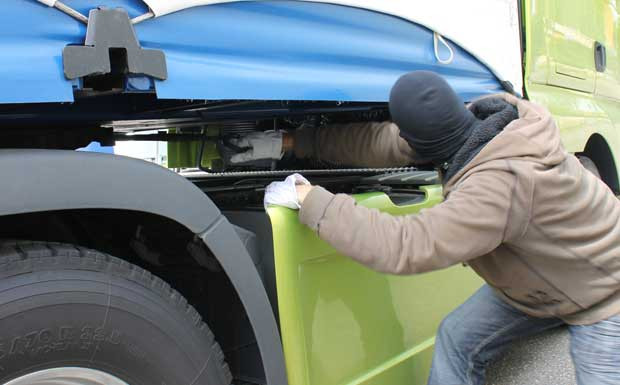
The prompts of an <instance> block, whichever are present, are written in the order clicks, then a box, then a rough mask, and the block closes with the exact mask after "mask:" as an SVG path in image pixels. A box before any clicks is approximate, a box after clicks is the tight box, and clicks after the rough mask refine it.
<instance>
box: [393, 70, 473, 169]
mask: <svg viewBox="0 0 620 385" xmlns="http://www.w3.org/2000/svg"><path fill="white" fill-rule="evenodd" d="M390 113H391V115H392V120H393V121H394V123H396V125H397V126H398V128H399V129H400V136H401V137H403V138H404V139H405V140H406V141H407V142H408V143H409V145H410V146H411V147H412V148H413V149H414V150H415V151H416V153H417V154H418V157H419V158H420V159H424V160H428V161H431V162H433V163H434V164H436V165H441V164H443V163H444V162H447V161H449V160H450V159H451V158H452V156H454V154H455V153H456V152H457V151H458V149H459V148H461V146H462V145H463V144H464V143H465V141H466V140H467V137H468V136H469V134H470V133H471V130H472V127H473V126H474V124H475V123H476V122H477V121H478V120H477V119H476V117H475V116H474V114H472V113H471V112H470V111H469V110H468V109H467V108H466V107H465V105H464V104H463V101H462V100H461V99H460V98H459V96H458V95H457V94H456V93H455V92H454V90H453V89H452V87H450V85H449V84H448V83H447V82H446V81H445V80H444V79H443V78H442V77H441V76H439V75H437V74H436V73H434V72H430V71H414V72H410V73H408V74H405V75H403V76H401V77H400V79H398V81H396V84H394V86H393V87H392V91H391V92H390Z"/></svg>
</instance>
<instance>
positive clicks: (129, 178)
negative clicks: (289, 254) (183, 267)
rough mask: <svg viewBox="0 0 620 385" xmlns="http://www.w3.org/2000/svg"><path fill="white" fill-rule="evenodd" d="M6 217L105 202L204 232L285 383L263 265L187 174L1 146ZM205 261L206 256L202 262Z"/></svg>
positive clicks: (120, 160) (273, 372)
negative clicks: (258, 264) (259, 266)
mask: <svg viewBox="0 0 620 385" xmlns="http://www.w3.org/2000/svg"><path fill="white" fill-rule="evenodd" d="M0 178H2V180H3V181H6V183H5V186H6V187H5V189H4V192H3V199H2V201H1V202H0V216H12V215H20V214H30V213H40V212H61V211H65V210H82V209H103V210H123V211H131V212H142V213H148V214H154V215H157V216H159V217H162V218H167V219H169V220H171V221H174V222H176V223H178V224H180V225H182V226H183V227H185V228H187V229H188V230H189V231H191V232H192V233H193V234H195V235H196V236H198V237H199V238H200V239H201V240H202V241H203V242H204V243H205V245H206V246H207V248H208V249H209V250H211V252H212V253H213V255H214V256H215V258H216V259H217V260H218V262H219V263H220V265H221V266H222V269H223V270H224V272H225V273H226V275H227V276H228V278H229V279H230V281H231V283H232V285H233V286H234V289H235V290H236V292H237V294H238V296H239V298H240V300H241V302H242V304H243V306H244V308H245V311H246V313H247V315H248V318H249V320H250V324H251V325H252V329H253V331H254V334H255V337H256V341H257V344H258V347H259V350H260V355H261V358H262V361H263V367H264V371H265V376H266V379H267V382H268V384H278V385H279V384H285V383H286V372H285V366H284V355H283V351H282V344H281V340H280V335H279V332H278V328H277V323H276V320H275V317H274V314H273V311H272V307H271V306H270V303H269V299H268V297H267V293H266V290H265V287H264V285H263V283H262V281H261V279H260V277H259V274H258V271H257V269H256V267H255V265H254V263H253V261H252V258H251V257H250V255H249V254H248V251H247V250H246V248H245V246H244V245H243V243H242V242H241V240H240V239H239V236H238V235H237V233H236V231H235V229H234V228H233V226H232V225H231V224H230V223H229V222H228V220H227V219H226V218H225V217H224V216H223V215H222V214H221V212H220V210H219V209H218V208H217V206H215V204H214V203H213V202H212V201H211V200H210V199H209V198H208V197H207V196H206V195H205V194H204V193H203V192H202V191H201V190H200V189H198V188H197V187H196V186H194V185H193V184H192V183H190V182H189V181H187V180H186V179H185V178H183V177H181V176H179V175H177V174H175V173H173V172H171V171H169V170H167V169H165V168H163V167H160V166H157V165H154V164H150V163H148V162H144V161H140V160H136V159H131V158H126V157H122V156H115V155H107V154H96V153H85V152H75V151H58V150H0ZM196 262H197V263H198V264H201V265H202V263H201V261H199V260H197V261H196Z"/></svg>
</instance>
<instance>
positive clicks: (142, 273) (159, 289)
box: [0, 240, 232, 384]
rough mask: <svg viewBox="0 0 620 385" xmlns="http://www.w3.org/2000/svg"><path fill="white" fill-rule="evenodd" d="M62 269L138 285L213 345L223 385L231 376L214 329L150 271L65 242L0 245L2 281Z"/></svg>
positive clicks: (27, 242) (9, 241) (6, 243)
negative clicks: (127, 281) (167, 305)
mask: <svg viewBox="0 0 620 385" xmlns="http://www.w3.org/2000/svg"><path fill="white" fill-rule="evenodd" d="M53 269H63V270H85V271H96V272H101V273H106V274H111V275H113V276H117V277H120V278H124V279H126V280H129V281H131V282H134V283H137V284H139V285H141V286H143V287H144V288H146V289H148V290H150V291H152V292H154V293H156V294H157V295H158V296H160V297H161V298H162V300H165V301H166V302H167V303H169V304H170V305H172V306H173V307H174V308H175V309H176V310H177V312H178V313H179V314H180V315H182V316H183V317H184V318H185V319H186V320H187V321H188V322H189V323H190V325H192V326H193V327H194V328H195V329H196V330H197V331H198V332H200V334H202V335H204V337H205V338H206V341H208V342H207V343H208V344H209V345H211V346H212V353H211V354H213V355H214V358H215V359H216V360H217V361H216V362H217V365H218V366H219V369H220V370H219V373H220V375H221V377H222V378H221V379H222V382H223V383H226V384H230V383H231V381H232V374H231V372H230V369H229V367H228V364H226V361H225V357H224V353H223V351H222V349H221V347H220V346H219V344H218V343H217V341H216V340H215V336H214V335H213V333H212V332H211V329H210V328H209V327H208V326H207V325H206V324H205V323H204V322H203V320H202V317H201V316H200V314H199V313H198V311H197V310H196V309H195V308H194V307H193V306H192V305H191V304H189V303H188V302H187V300H186V299H185V297H183V295H181V293H179V292H178V291H176V290H175V289H174V288H172V286H170V285H169V284H168V283H167V282H165V281H164V280H162V279H161V278H159V277H157V276H155V275H153V274H151V273H150V272H149V271H147V270H145V269H143V268H141V267H139V266H136V265H134V264H131V263H129V262H127V261H125V260H123V259H120V258H117V257H114V256H112V255H109V254H106V253H103V252H99V251H96V250H92V249H88V248H85V247H81V246H75V245H71V244H66V243H57V242H42V241H21V240H7V241H2V242H1V243H0V279H3V278H8V277H12V276H15V275H20V274H28V273H32V272H36V271H44V270H53Z"/></svg>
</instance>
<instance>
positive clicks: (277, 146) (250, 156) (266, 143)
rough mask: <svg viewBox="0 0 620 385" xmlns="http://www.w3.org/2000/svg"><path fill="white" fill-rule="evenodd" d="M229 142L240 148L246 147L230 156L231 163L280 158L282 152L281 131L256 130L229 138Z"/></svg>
mask: <svg viewBox="0 0 620 385" xmlns="http://www.w3.org/2000/svg"><path fill="white" fill-rule="evenodd" d="M230 143H231V144H233V145H235V146H237V147H241V148H248V150H246V151H245V152H242V153H239V154H235V155H233V156H232V157H231V158H230V162H231V163H233V164H234V163H245V162H250V161H253V160H259V159H282V155H283V154H284V148H283V146H282V144H283V138H282V132H279V131H258V132H252V133H249V134H247V135H244V136H242V137H241V138H238V139H231V140H230Z"/></svg>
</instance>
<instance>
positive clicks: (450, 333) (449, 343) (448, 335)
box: [435, 312, 467, 354]
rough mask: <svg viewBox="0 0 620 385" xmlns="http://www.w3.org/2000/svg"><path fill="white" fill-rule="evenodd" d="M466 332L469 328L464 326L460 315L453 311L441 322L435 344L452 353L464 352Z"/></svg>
mask: <svg viewBox="0 0 620 385" xmlns="http://www.w3.org/2000/svg"><path fill="white" fill-rule="evenodd" d="M466 333H467V330H464V328H463V327H462V322H461V320H460V317H459V316H458V315H457V314H456V313H455V312H452V313H450V314H448V315H447V316H446V317H445V318H444V319H443V320H442V321H441V323H440V324H439V329H437V337H436V341H435V344H436V345H437V346H439V347H440V349H446V351H448V352H450V353H451V354H454V353H462V352H464V350H465V343H464V342H465V338H466Z"/></svg>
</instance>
